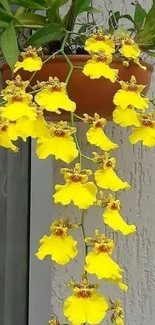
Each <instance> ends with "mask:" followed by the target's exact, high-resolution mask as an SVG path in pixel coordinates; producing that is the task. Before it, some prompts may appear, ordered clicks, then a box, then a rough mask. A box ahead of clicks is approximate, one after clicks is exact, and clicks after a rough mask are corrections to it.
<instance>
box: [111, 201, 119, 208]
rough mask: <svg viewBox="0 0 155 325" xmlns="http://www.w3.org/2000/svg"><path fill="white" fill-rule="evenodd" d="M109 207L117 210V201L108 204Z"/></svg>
mask: <svg viewBox="0 0 155 325" xmlns="http://www.w3.org/2000/svg"><path fill="white" fill-rule="evenodd" d="M110 209H111V210H118V205H117V203H115V202H114V203H112V204H111V206H110Z"/></svg>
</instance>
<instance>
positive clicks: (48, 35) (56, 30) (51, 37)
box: [26, 23, 65, 46]
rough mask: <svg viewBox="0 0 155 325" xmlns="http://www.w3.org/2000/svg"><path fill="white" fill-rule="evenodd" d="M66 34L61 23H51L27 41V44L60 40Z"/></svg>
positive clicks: (38, 44) (34, 44) (40, 43)
mask: <svg viewBox="0 0 155 325" xmlns="http://www.w3.org/2000/svg"><path fill="white" fill-rule="evenodd" d="M64 35H65V31H63V30H62V25H61V24H56V23H51V24H48V25H47V26H45V27H43V28H41V29H39V30H38V31H37V32H36V33H35V34H33V35H32V36H31V37H30V38H29V39H28V41H27V43H26V44H27V45H32V46H40V45H43V44H46V43H48V42H51V41H57V40H60V39H61V38H62V37H63V36H64Z"/></svg>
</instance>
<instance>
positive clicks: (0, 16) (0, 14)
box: [0, 9, 16, 23]
mask: <svg viewBox="0 0 155 325" xmlns="http://www.w3.org/2000/svg"><path fill="white" fill-rule="evenodd" d="M13 19H16V18H15V17H13V16H12V15H9V14H8V13H7V12H6V11H4V10H3V9H0V21H1V22H2V21H3V22H6V23H10V22H11V21H12V20H13Z"/></svg>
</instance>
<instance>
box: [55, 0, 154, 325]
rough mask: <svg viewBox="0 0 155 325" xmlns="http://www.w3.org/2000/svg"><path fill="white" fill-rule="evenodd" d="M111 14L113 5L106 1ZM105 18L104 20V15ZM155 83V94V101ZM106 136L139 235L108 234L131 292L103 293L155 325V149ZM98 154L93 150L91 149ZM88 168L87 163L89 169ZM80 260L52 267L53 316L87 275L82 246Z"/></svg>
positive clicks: (115, 133) (94, 214) (92, 216)
mask: <svg viewBox="0 0 155 325" xmlns="http://www.w3.org/2000/svg"><path fill="white" fill-rule="evenodd" d="M149 2H151V1H147V3H146V1H141V4H143V5H144V4H145V7H149ZM103 3H104V1H103V0H95V5H98V6H99V7H101V6H102V5H103ZM106 3H107V7H108V8H109V9H110V1H106ZM112 3H113V8H114V9H116V10H118V8H119V9H121V10H122V12H124V11H126V12H128V13H129V12H130V11H131V10H132V6H131V5H130V2H128V1H127V0H126V1H123V0H117V1H116V0H115V1H112ZM103 19H104V15H103ZM154 86H155V83H154V79H153V82H152V87H151V89H150V94H151V95H153V97H154V94H153V92H154ZM78 131H79V132H78V134H79V136H80V140H81V147H82V150H83V151H84V152H86V153H90V148H89V147H90V146H89V145H88V144H87V143H86V140H85V133H84V128H83V125H80V124H79V125H78ZM107 133H108V134H109V135H110V136H111V137H112V138H113V139H114V141H115V142H117V143H118V144H119V145H120V147H119V149H118V150H117V152H116V153H115V152H114V155H115V156H116V157H117V162H118V165H119V174H120V176H122V177H123V178H124V179H126V180H128V181H129V182H130V183H131V185H132V190H131V191H129V192H128V191H125V192H123V193H119V194H118V197H119V198H120V199H121V201H122V207H123V213H124V216H126V217H127V219H128V221H129V222H134V223H135V224H136V225H137V227H138V232H137V235H135V236H134V237H128V238H125V237H123V236H121V235H116V234H115V235H114V234H112V233H111V232H110V231H109V230H107V233H108V234H110V235H112V236H114V239H115V241H116V243H117V247H116V250H115V255H114V256H115V257H116V259H117V261H119V263H120V265H121V266H122V267H123V269H124V271H125V280H126V281H127V283H128V284H129V291H128V292H127V293H126V294H124V295H123V294H122V293H121V292H120V290H118V289H117V288H116V287H115V286H113V285H108V286H107V285H106V284H105V283H104V282H103V284H102V291H103V292H104V293H105V294H107V297H108V293H109V290H110V292H111V295H112V297H114V298H116V297H123V301H124V307H125V312H126V324H128V325H129V324H132V325H139V324H142V325H148V324H149V325H153V324H154V319H155V253H154V251H155V173H154V168H155V150H154V149H144V148H143V147H142V146H140V145H138V146H135V147H131V146H130V144H129V142H128V136H127V131H126V130H122V129H121V128H119V127H116V126H114V124H113V123H112V122H110V123H108V127H107ZM91 149H93V148H91ZM60 166H62V164H59V163H58V162H54V163H53V170H54V176H53V182H54V183H55V182H58V180H59V181H60V183H61V182H62V179H63V178H62V176H60V175H59V168H60ZM85 166H86V167H88V162H86V164H85ZM53 209H54V212H53V218H55V217H59V216H61V215H62V216H67V215H70V216H72V218H73V220H74V219H75V220H78V221H79V220H80V213H79V210H78V209H75V208H74V207H68V208H66V207H64V208H62V207H61V206H59V205H56V206H54V207H53ZM86 225H87V235H91V234H92V232H93V230H94V228H96V227H98V228H99V229H102V230H104V226H103V224H102V220H101V211H100V209H99V210H98V209H95V208H92V209H90V210H88V213H87V216H86ZM76 238H77V239H78V241H80V239H81V233H80V231H77V233H76ZM79 249H80V250H81V251H80V253H79V257H78V258H77V259H76V260H75V261H73V262H71V263H70V264H69V265H68V266H67V267H64V268H61V267H57V266H55V264H53V265H52V277H51V281H52V299H51V304H52V306H53V311H54V313H56V314H58V315H59V314H61V319H62V320H63V316H62V311H61V308H62V302H63V299H64V297H66V296H67V295H68V294H70V290H68V289H67V288H66V285H67V281H68V280H69V279H70V277H71V276H72V275H74V276H75V277H77V278H78V279H79V277H80V274H81V272H82V270H83V258H82V257H83V245H82V242H80V243H79Z"/></svg>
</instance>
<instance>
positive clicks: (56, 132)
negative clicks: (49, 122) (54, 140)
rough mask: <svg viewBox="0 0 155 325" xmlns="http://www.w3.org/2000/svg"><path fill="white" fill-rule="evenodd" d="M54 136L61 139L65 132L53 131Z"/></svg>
mask: <svg viewBox="0 0 155 325" xmlns="http://www.w3.org/2000/svg"><path fill="white" fill-rule="evenodd" d="M54 134H55V135H56V137H58V138H63V137H64V136H65V131H63V130H55V132H54Z"/></svg>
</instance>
